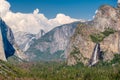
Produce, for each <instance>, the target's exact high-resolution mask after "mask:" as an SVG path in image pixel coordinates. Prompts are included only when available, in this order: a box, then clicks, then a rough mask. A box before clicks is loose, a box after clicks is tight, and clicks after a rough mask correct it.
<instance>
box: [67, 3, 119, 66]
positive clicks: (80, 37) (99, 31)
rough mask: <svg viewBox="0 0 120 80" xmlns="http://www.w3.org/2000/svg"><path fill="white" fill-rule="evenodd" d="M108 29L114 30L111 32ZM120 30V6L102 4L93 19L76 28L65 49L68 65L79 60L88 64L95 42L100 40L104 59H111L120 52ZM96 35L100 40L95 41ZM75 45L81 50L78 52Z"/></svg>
mask: <svg viewBox="0 0 120 80" xmlns="http://www.w3.org/2000/svg"><path fill="white" fill-rule="evenodd" d="M106 29H108V30H113V31H114V32H113V33H112V34H111V32H108V31H106ZM119 30H120V13H119V8H113V7H111V6H108V5H104V6H101V7H100V8H99V9H98V11H97V14H96V15H95V18H94V19H93V20H92V21H89V22H85V23H83V24H79V26H78V27H77V28H76V30H75V33H74V35H73V36H72V38H71V40H70V42H69V45H68V47H67V49H66V51H65V53H66V57H67V63H68V65H75V64H77V63H78V62H83V63H84V64H88V63H89V61H90V59H91V56H92V55H93V51H94V48H95V44H96V43H98V42H99V43H100V48H101V50H100V51H103V52H104V59H103V60H108V61H109V60H111V59H112V58H113V56H114V54H116V53H119V50H120V45H119V44H120V34H119V33H120V32H119ZM108 34H109V35H108ZM91 35H92V36H93V37H92V39H93V40H92V39H91ZM96 37H97V38H98V41H96V42H95V40H97V39H96ZM74 47H76V49H77V51H79V52H78V53H76V52H75V50H74ZM73 51H74V54H73ZM80 55H82V56H80Z"/></svg>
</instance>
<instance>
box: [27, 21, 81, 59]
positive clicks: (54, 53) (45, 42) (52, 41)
mask: <svg viewBox="0 0 120 80" xmlns="http://www.w3.org/2000/svg"><path fill="white" fill-rule="evenodd" d="M78 23H79V22H74V23H71V24H66V25H62V26H59V27H56V28H54V29H53V30H51V31H50V32H48V33H46V34H45V35H44V36H42V37H41V38H39V39H37V40H34V43H33V44H32V45H31V47H30V48H29V49H28V50H27V51H26V54H28V55H29V56H31V57H30V59H31V60H34V59H36V60H54V59H61V58H63V56H64V50H65V49H66V47H67V45H68V42H69V39H70V37H71V36H72V35H73V33H74V31H75V28H76V26H77V25H78Z"/></svg>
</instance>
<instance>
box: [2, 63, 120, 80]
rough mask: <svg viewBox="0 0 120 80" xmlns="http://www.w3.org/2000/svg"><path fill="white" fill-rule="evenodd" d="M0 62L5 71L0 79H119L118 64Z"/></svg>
mask: <svg viewBox="0 0 120 80" xmlns="http://www.w3.org/2000/svg"><path fill="white" fill-rule="evenodd" d="M1 63H2V64H1ZM1 63H0V64H1V66H0V72H2V70H3V72H6V73H5V74H3V73H2V74H1V73H0V80H119V79H120V65H119V64H116V65H113V66H111V65H107V64H104V66H103V65H102V66H101V64H99V65H97V66H95V67H87V66H83V65H82V64H78V65H76V66H67V65H66V64H65V63H64V62H38V63H21V64H19V65H13V64H8V63H6V62H3V61H2V62H1ZM106 65H107V66H106ZM5 66H7V67H5ZM14 66H15V67H14ZM3 68H4V69H3ZM5 69H6V70H5ZM7 70H8V72H7ZM9 71H10V72H9Z"/></svg>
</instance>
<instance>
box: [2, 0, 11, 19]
mask: <svg viewBox="0 0 120 80" xmlns="http://www.w3.org/2000/svg"><path fill="white" fill-rule="evenodd" d="M9 8H10V4H9V3H8V2H7V1H6V0H0V17H2V16H4V15H5V14H6V13H7V12H8V11H9Z"/></svg>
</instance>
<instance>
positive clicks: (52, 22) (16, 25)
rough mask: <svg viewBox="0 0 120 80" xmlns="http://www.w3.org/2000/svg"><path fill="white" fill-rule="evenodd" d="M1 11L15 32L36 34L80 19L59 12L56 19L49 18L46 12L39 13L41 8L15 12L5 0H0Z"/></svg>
mask: <svg viewBox="0 0 120 80" xmlns="http://www.w3.org/2000/svg"><path fill="white" fill-rule="evenodd" d="M0 2H1V4H2V5H0V12H2V14H4V15H2V18H3V20H4V21H5V22H6V23H7V24H8V26H9V27H11V29H12V30H13V32H14V33H15V32H18V31H23V32H29V33H33V34H36V33H38V32H39V31H40V29H43V30H44V31H45V32H48V31H49V30H51V29H53V28H54V27H56V26H59V25H62V24H66V23H71V22H74V21H78V20H77V19H73V18H70V17H69V16H66V15H64V14H57V15H56V17H55V18H54V19H47V18H46V17H45V16H44V14H41V13H39V9H35V10H34V11H33V13H28V14H25V13H20V12H17V13H13V12H12V11H10V10H9V8H10V4H9V3H8V2H7V1H5V0H0Z"/></svg>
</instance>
